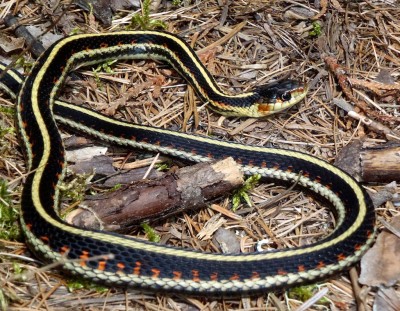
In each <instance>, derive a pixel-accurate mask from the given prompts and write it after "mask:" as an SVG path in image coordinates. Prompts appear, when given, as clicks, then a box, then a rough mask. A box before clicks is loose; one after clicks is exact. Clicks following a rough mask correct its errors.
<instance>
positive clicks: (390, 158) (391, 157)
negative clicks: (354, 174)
mask: <svg viewBox="0 0 400 311" xmlns="http://www.w3.org/2000/svg"><path fill="white" fill-rule="evenodd" d="M360 156H361V178H362V180H363V181H364V182H386V183H387V182H391V181H400V165H399V163H400V144H399V143H389V144H385V145H379V146H374V147H369V148H365V149H363V150H362V151H361V154H360Z"/></svg>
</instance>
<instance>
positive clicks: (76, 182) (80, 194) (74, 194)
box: [58, 174, 94, 202]
mask: <svg viewBox="0 0 400 311" xmlns="http://www.w3.org/2000/svg"><path fill="white" fill-rule="evenodd" d="M93 176H94V174H76V175H75V177H74V179H73V180H71V181H68V182H67V181H64V182H63V183H62V184H61V185H59V186H58V188H59V189H60V191H61V192H62V196H63V197H66V198H69V199H71V200H72V201H73V202H78V201H83V200H84V198H85V194H86V190H87V184H88V183H89V182H90V181H91V180H92V178H93Z"/></svg>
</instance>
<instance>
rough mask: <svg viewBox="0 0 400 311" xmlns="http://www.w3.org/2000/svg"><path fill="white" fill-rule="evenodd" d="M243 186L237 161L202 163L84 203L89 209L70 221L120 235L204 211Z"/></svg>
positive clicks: (77, 224) (136, 183)
mask: <svg viewBox="0 0 400 311" xmlns="http://www.w3.org/2000/svg"><path fill="white" fill-rule="evenodd" d="M242 184H243V175H242V172H241V170H240V166H238V165H237V164H236V162H235V161H233V159H231V158H227V159H224V160H221V161H218V162H215V163H200V164H196V165H194V166H189V167H184V168H181V169H178V170H176V171H175V172H173V173H167V174H165V175H164V176H163V177H161V178H159V179H155V180H146V181H141V182H135V183H133V184H131V185H128V186H125V187H123V188H120V189H119V190H116V191H114V192H112V193H106V194H104V195H98V196H96V197H95V198H93V199H91V200H86V201H84V202H83V203H82V206H85V207H86V208H80V209H78V210H77V211H75V215H73V216H72V217H69V218H70V220H69V221H70V222H72V223H73V224H74V225H76V226H79V227H85V228H92V229H99V228H104V229H106V230H114V231H115V230H117V231H118V230H119V231H120V230H124V229H126V228H128V227H130V226H132V225H134V224H138V223H141V222H143V221H146V220H149V219H159V218H164V217H167V216H170V215H172V214H176V213H179V212H182V211H183V210H189V209H197V208H202V207H204V206H205V202H206V201H207V200H210V199H213V198H216V197H218V196H221V195H223V194H226V193H227V192H230V191H232V190H233V189H235V188H237V187H239V186H241V185H242ZM71 218H72V219H71Z"/></svg>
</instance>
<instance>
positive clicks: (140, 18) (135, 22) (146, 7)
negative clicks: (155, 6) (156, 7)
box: [128, 0, 166, 30]
mask: <svg viewBox="0 0 400 311" xmlns="http://www.w3.org/2000/svg"><path fill="white" fill-rule="evenodd" d="M150 4H151V0H143V1H142V13H141V14H135V15H133V16H132V19H131V23H130V24H129V26H128V29H141V30H151V29H156V28H161V29H164V28H165V27H166V24H165V23H164V22H163V21H160V20H157V19H151V18H150Z"/></svg>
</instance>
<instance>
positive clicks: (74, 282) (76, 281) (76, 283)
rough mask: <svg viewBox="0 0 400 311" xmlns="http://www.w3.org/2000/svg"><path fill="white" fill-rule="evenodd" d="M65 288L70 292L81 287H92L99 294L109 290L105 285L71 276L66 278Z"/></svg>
mask: <svg viewBox="0 0 400 311" xmlns="http://www.w3.org/2000/svg"><path fill="white" fill-rule="evenodd" d="M67 288H68V291H69V292H71V293H72V292H75V291H77V290H81V289H93V290H95V291H96V292H97V293H100V294H101V293H105V292H107V291H108V290H109V289H108V288H107V287H104V286H101V285H98V284H95V283H93V282H90V281H88V280H85V279H82V278H78V277H71V278H70V279H68V281H67Z"/></svg>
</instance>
